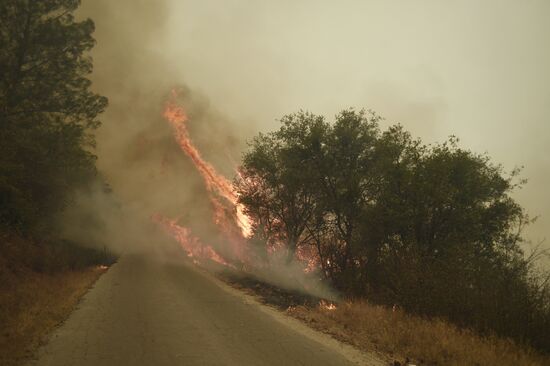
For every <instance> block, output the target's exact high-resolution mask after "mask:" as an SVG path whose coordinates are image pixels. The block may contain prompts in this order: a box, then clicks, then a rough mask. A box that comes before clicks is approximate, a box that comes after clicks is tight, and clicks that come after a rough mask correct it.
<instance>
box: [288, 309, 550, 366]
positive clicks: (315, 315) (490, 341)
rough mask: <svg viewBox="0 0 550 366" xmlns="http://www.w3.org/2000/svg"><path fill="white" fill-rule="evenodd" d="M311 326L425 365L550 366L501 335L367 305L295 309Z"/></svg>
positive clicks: (293, 312)
mask: <svg viewBox="0 0 550 366" xmlns="http://www.w3.org/2000/svg"><path fill="white" fill-rule="evenodd" d="M287 312H288V313H289V314H290V315H292V316H294V317H296V318H298V319H301V320H303V321H304V322H306V323H307V324H309V325H310V326H311V327H313V328H315V329H318V330H321V331H323V332H325V333H329V334H331V335H333V336H334V337H335V338H338V339H340V340H342V341H344V342H347V343H350V344H352V345H354V346H356V347H358V348H360V349H363V350H366V351H371V352H372V351H376V352H378V353H382V354H386V355H389V357H390V358H391V359H392V360H399V361H401V362H403V360H405V358H409V359H410V360H411V363H413V364H418V365H420V364H424V365H445V366H452V365H457V366H458V365H460V366H464V365H483V366H490V365H495V366H496V365H498V366H506V365H510V366H511V365H514V366H517V365H550V357H545V356H542V355H540V354H537V353H536V352H535V351H533V350H532V349H530V348H529V347H524V346H520V345H518V344H516V343H514V342H512V341H510V340H506V339H501V338H497V337H481V336H480V335H478V334H476V333H475V332H472V331H469V330H462V329H459V328H457V327H456V326H453V325H451V324H449V323H448V322H445V321H443V320H428V319H423V318H421V317H418V316H412V315H409V314H407V313H405V312H403V311H401V310H396V311H393V310H392V309H388V308H386V307H383V306H376V305H372V304H369V303H367V302H350V303H343V304H340V305H338V306H337V308H336V309H334V310H328V309H326V307H325V306H318V307H313V308H311V307H304V306H298V307H291V308H289V309H288V310H287Z"/></svg>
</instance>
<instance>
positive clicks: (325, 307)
mask: <svg viewBox="0 0 550 366" xmlns="http://www.w3.org/2000/svg"><path fill="white" fill-rule="evenodd" d="M319 307H320V308H321V309H323V310H336V305H334V304H333V303H331V302H328V301H325V300H321V301H319Z"/></svg>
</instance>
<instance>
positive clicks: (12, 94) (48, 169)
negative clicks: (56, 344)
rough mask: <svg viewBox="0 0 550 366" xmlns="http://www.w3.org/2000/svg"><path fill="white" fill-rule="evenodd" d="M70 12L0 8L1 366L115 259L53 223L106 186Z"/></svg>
mask: <svg viewBox="0 0 550 366" xmlns="http://www.w3.org/2000/svg"><path fill="white" fill-rule="evenodd" d="M79 4H80V1H78V0H46V1H27V0H8V1H2V2H0V45H1V47H0V70H1V72H0V330H1V331H0V350H1V352H0V364H2V365H9V364H17V363H19V362H22V361H21V360H22V357H23V356H25V355H26V353H27V352H28V351H29V350H30V349H32V347H33V346H35V345H36V344H37V343H38V342H39V341H40V339H41V338H42V337H43V336H44V335H45V334H46V333H47V332H48V331H49V330H51V329H52V328H53V327H54V326H55V325H56V324H58V323H59V322H60V321H61V320H63V319H64V318H65V317H66V316H67V315H68V314H69V312H70V311H71V310H72V308H73V307H74V306H75V304H76V303H77V301H78V299H79V298H80V296H82V295H83V294H84V292H85V291H86V289H87V288H89V286H91V284H92V283H93V282H94V281H95V280H96V279H97V277H98V276H99V274H100V273H101V272H102V270H100V269H99V268H102V267H99V266H103V265H108V264H110V263H112V262H113V260H114V257H113V256H112V255H111V254H109V253H107V251H106V250H105V249H104V247H103V246H102V245H98V243H86V245H82V243H73V242H68V241H66V240H63V238H61V237H60V235H59V233H58V231H57V225H56V220H57V218H58V216H59V214H60V213H62V212H63V211H64V210H65V209H66V208H67V207H69V206H70V205H71V203H72V202H73V200H74V197H75V193H76V192H77V191H78V190H86V189H90V187H92V186H93V185H98V184H99V185H105V183H104V182H103V181H102V179H101V178H100V176H99V175H98V173H97V171H96V167H95V160H96V157H95V156H94V154H93V153H92V151H93V147H94V144H95V140H94V135H93V131H94V130H95V129H96V128H97V127H98V126H99V124H100V122H99V120H98V119H97V117H98V116H99V114H100V113H101V112H102V111H103V110H104V109H105V107H106V105H107V100H106V98H104V97H102V96H100V95H97V94H95V93H93V92H92V91H90V84H91V82H90V81H89V80H88V79H87V75H88V74H89V73H90V72H91V70H92V60H91V59H90V58H89V57H88V56H87V52H88V51H89V50H90V49H91V48H92V47H93V45H94V42H95V41H94V39H93V38H92V32H93V31H94V24H93V22H92V21H91V20H86V21H82V22H76V21H75V19H74V16H73V12H74V11H75V10H76V8H77V7H78V6H79ZM92 248H99V249H92Z"/></svg>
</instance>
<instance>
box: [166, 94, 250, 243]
mask: <svg viewBox="0 0 550 366" xmlns="http://www.w3.org/2000/svg"><path fill="white" fill-rule="evenodd" d="M176 97H177V91H175V90H173V91H172V98H171V99H170V100H169V101H168V102H167V103H166V106H165V109H164V114H163V115H164V118H166V120H167V121H168V122H170V124H171V125H172V128H173V129H174V135H175V138H176V140H177V142H178V144H179V146H180V148H181V149H182V150H183V152H185V153H186V154H187V156H188V157H189V158H190V159H191V161H192V162H193V164H194V165H195V167H196V168H197V170H198V171H199V173H200V174H201V176H202V178H203V179H204V182H205V184H206V188H207V189H208V190H209V191H210V192H215V193H217V194H218V195H220V196H221V197H223V198H225V199H226V200H227V201H228V202H229V203H230V204H231V205H232V207H233V208H234V215H235V223H236V224H237V225H238V227H239V228H240V230H241V234H242V236H243V237H244V238H248V237H250V236H251V235H252V221H251V219H250V218H249V217H248V216H247V215H246V214H245V213H244V207H242V205H240V204H239V203H238V202H237V200H238V195H237V193H236V192H235V190H234V189H233V185H232V184H231V182H230V181H229V180H228V179H227V178H225V177H224V176H223V175H221V174H218V172H216V170H215V169H214V167H213V166H212V165H210V164H209V163H207V162H206V161H204V160H203V158H202V157H201V155H200V153H199V151H198V149H197V148H196V147H195V146H194V145H193V142H192V141H191V138H190V137H189V131H188V130H187V126H186V124H185V122H187V120H188V117H187V114H186V113H185V110H184V109H183V107H182V106H180V105H178V104H177V103H176V101H175V99H176ZM214 205H215V206H219V205H216V204H214ZM216 215H217V216H220V213H219V212H218V213H216Z"/></svg>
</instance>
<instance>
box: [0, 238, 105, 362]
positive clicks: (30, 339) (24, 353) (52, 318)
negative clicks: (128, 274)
mask: <svg viewBox="0 0 550 366" xmlns="http://www.w3.org/2000/svg"><path fill="white" fill-rule="evenodd" d="M0 238H1V242H0V365H6V366H10V365H20V364H22V363H23V362H24V361H25V359H26V358H28V356H30V355H31V354H32V352H33V350H35V349H36V347H37V346H38V345H39V344H40V342H41V341H42V340H44V337H45V336H46V335H47V334H48V333H49V332H50V331H51V330H53V329H54V328H55V327H56V326H57V325H58V324H59V323H61V322H62V321H64V320H65V319H66V318H67V317H68V316H69V314H70V313H71V311H72V310H73V309H74V308H75V306H76V305H77V303H78V301H79V299H80V298H81V297H82V296H83V295H84V294H85V293H86V291H87V290H88V289H89V288H90V287H91V286H92V285H93V284H94V282H95V281H96V280H97V279H98V278H99V276H100V275H101V274H102V273H104V272H105V271H106V269H107V268H108V267H106V266H105V264H109V263H112V257H110V256H105V255H104V254H105V253H101V251H93V250H90V249H84V248H79V247H76V246H73V245H69V244H67V243H65V244H59V243H56V244H52V243H50V244H44V243H40V244H39V243H36V242H33V241H31V240H29V239H23V238H21V237H19V236H17V235H14V234H3V235H2V236H0Z"/></svg>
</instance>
